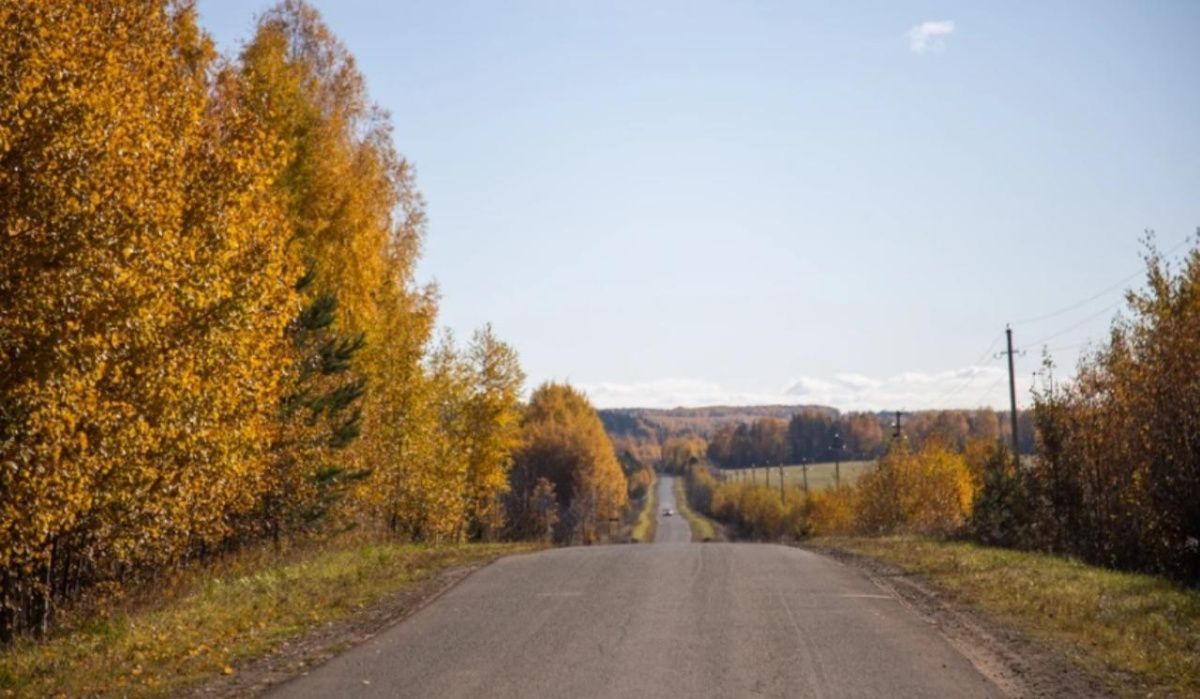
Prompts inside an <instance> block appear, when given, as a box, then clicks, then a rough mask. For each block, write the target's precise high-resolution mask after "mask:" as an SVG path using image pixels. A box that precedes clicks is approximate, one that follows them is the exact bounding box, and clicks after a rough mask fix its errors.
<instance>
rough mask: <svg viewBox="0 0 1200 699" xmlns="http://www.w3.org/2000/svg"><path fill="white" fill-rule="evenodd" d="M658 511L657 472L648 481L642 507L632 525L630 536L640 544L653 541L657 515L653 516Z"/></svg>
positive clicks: (656, 526) (656, 527)
mask: <svg viewBox="0 0 1200 699" xmlns="http://www.w3.org/2000/svg"><path fill="white" fill-rule="evenodd" d="M657 511H658V474H657V473H656V474H654V479H653V480H651V481H650V485H649V486H648V487H647V488H646V495H645V496H643V497H642V509H641V511H639V512H638V518H637V522H636V523H635V524H634V525H633V533H632V534H630V538H631V539H633V540H634V541H636V542H638V543H640V544H650V543H653V542H654V533H655V531H656V530H657V529H658V517H656V516H655V514H656V512H657Z"/></svg>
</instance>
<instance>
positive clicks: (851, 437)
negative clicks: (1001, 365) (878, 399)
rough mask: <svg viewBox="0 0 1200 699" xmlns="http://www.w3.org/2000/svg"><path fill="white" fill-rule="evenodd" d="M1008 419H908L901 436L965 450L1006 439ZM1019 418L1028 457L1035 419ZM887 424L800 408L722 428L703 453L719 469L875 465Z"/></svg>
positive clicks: (886, 418)
mask: <svg viewBox="0 0 1200 699" xmlns="http://www.w3.org/2000/svg"><path fill="white" fill-rule="evenodd" d="M1007 416H1008V413H1007V412H1000V411H996V410H991V409H988V408H980V409H976V410H927V411H920V412H916V413H906V414H904V415H903V416H902V423H901V434H902V435H903V437H904V438H905V439H906V440H908V442H909V443H910V445H912V446H913V447H916V448H919V447H920V446H921V445H923V444H925V443H926V442H928V441H931V440H936V441H938V442H939V443H941V444H943V445H948V446H953V447H955V448H958V449H964V448H966V447H967V445H968V444H969V443H971V442H979V441H982V442H995V441H998V440H1001V439H1008V438H1009V434H1010V431H1009V430H1010V428H1009V427H1008V421H1007ZM1017 417H1018V423H1019V424H1018V436H1019V437H1020V438H1021V444H1022V446H1023V449H1022V451H1023V452H1026V451H1032V449H1033V429H1032V428H1033V422H1034V420H1033V414H1032V413H1031V412H1029V411H1018V413H1017ZM891 419H892V415H891V414H889V413H874V412H850V413H838V412H837V411H833V410H829V409H815V408H802V409H800V410H798V411H797V412H795V413H794V414H793V415H792V416H791V418H790V419H789V420H787V421H786V422H785V421H784V420H782V419H780V418H776V417H760V418H756V419H754V420H752V421H749V422H736V423H724V424H721V425H719V426H718V427H717V428H716V430H715V431H714V432H713V434H712V435H711V436H710V437H709V439H708V445H707V448H706V450H705V453H706V455H707V457H708V459H709V460H710V461H711V462H712V463H715V464H717V465H718V466H720V467H722V468H748V467H750V466H767V465H779V464H799V463H819V462H827V461H834V460H837V459H841V460H852V461H856V460H873V459H877V458H879V457H880V456H881V455H883V453H884V452H885V451H886V449H887V446H888V444H889V442H890V440H891V437H892V435H893V434H894V423H892V422H891ZM1022 426H1023V427H1024V429H1023V430H1022V429H1021V428H1022Z"/></svg>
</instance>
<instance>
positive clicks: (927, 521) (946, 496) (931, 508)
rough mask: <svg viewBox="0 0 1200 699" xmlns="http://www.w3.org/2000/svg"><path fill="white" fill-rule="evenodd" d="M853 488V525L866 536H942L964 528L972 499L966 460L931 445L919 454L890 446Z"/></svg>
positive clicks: (903, 445) (902, 445) (904, 446)
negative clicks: (903, 533)
mask: <svg viewBox="0 0 1200 699" xmlns="http://www.w3.org/2000/svg"><path fill="white" fill-rule="evenodd" d="M856 485H857V490H858V493H857V498H856V504H857V519H858V524H859V527H860V528H861V529H862V530H863V531H865V532H867V533H872V534H875V533H884V532H892V531H910V532H920V533H924V534H948V533H950V532H953V531H955V530H957V529H959V528H960V527H962V526H963V524H965V523H966V520H967V518H968V517H969V516H970V515H971V505H972V502H973V500H974V497H975V490H974V486H973V485H972V477H971V470H970V467H969V466H968V465H967V461H966V459H965V458H964V457H963V455H962V454H961V453H958V452H955V451H953V450H950V449H948V448H946V447H945V446H943V445H942V444H941V443H940V442H938V441H937V440H930V441H928V442H926V443H925V445H923V446H922V447H921V449H920V450H919V451H912V450H910V449H909V447H908V445H907V444H906V443H905V442H903V441H898V442H894V443H893V444H892V446H891V447H890V448H889V449H888V452H887V453H886V454H884V455H883V456H882V457H881V458H880V459H879V461H878V462H877V463H876V465H875V468H874V469H872V470H870V471H868V472H867V473H865V474H863V475H862V477H861V478H859V479H858V483H857V484H856Z"/></svg>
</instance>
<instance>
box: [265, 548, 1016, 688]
mask: <svg viewBox="0 0 1200 699" xmlns="http://www.w3.org/2000/svg"><path fill="white" fill-rule="evenodd" d="M273 696H278V697H638V698H642V699H644V698H651V697H675V698H679V697H683V698H687V699H691V698H693V697H744V696H757V697H761V696H767V697H955V698H958V697H986V696H999V692H998V690H997V689H996V688H995V687H994V686H993V685H992V684H990V683H989V682H988V681H987V680H986V679H985V678H984V677H983V676H982V675H980V674H979V673H978V672H977V671H976V670H975V669H974V668H973V667H972V666H971V665H970V664H969V663H968V662H967V660H966V659H965V658H963V657H962V656H961V655H960V654H959V653H958V652H956V651H955V650H954V649H953V648H951V646H950V645H949V644H948V643H947V642H946V641H945V640H943V639H942V637H941V636H939V635H938V633H937V632H936V631H935V630H934V628H933V627H931V626H930V625H928V624H927V623H925V622H924V621H922V620H921V619H920V618H919V617H918V616H917V615H916V614H914V613H913V612H911V611H910V610H909V609H908V608H906V607H904V606H902V605H901V604H900V603H899V602H897V601H896V600H895V599H893V598H892V597H890V596H888V595H885V594H883V593H882V591H881V590H880V589H879V588H878V587H876V586H875V585H874V584H873V583H872V582H870V580H869V579H867V578H866V577H864V576H863V575H862V574H861V573H859V572H857V571H855V570H854V569H851V568H847V567H844V566H842V565H841V564H839V563H837V562H835V561H833V560H831V559H828V558H825V557H822V556H818V555H816V554H814V553H810V552H807V551H802V550H799V549H795V548H789V547H784V546H776V545H770V544H720V543H712V544H700V543H696V544H692V543H687V544H672V545H669V546H659V545H652V546H639V545H617V546H594V547H575V548H565V549H556V550H550V551H545V552H541V553H535V554H527V555H521V556H512V557H509V558H505V559H501V560H499V561H497V562H495V563H493V564H492V565H490V566H488V567H486V568H484V569H482V570H480V571H479V572H477V573H475V574H474V575H472V576H471V577H469V578H468V579H467V580H465V581H464V582H463V583H461V584H460V585H458V586H457V587H455V588H453V589H452V590H450V591H449V592H447V593H446V594H445V595H444V596H442V597H441V598H440V599H438V600H437V601H436V602H434V603H433V604H431V605H430V606H428V607H426V608H425V609H423V610H421V611H420V612H417V613H416V614H415V615H413V616H412V617H410V618H409V619H408V620H406V621H404V622H401V623H400V624H397V625H396V626H394V627H392V628H391V629H389V630H388V631H385V632H384V633H382V634H380V635H379V636H376V637H375V638H374V639H372V640H370V641H368V642H366V643H364V644H363V645H360V646H358V647H356V648H354V649H352V650H350V651H348V652H346V653H345V654H343V655H341V656H339V657H337V658H335V659H333V660H332V661H330V662H329V663H327V664H325V665H323V666H320V667H318V668H316V669H314V670H313V671H312V672H311V673H310V674H309V675H307V676H305V677H302V678H299V679H297V680H295V681H293V682H291V683H289V684H285V685H282V686H281V687H279V688H277V690H276V692H275V693H274V694H273Z"/></svg>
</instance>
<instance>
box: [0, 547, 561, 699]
mask: <svg viewBox="0 0 1200 699" xmlns="http://www.w3.org/2000/svg"><path fill="white" fill-rule="evenodd" d="M536 548H538V547H537V546H534V545H530V544H470V545H457V546H442V547H432V546H414V545H399V544H364V545H360V546H356V547H353V548H349V549H342V550H315V551H307V552H299V553H296V554H292V555H289V556H287V557H286V558H285V559H283V560H279V559H278V558H277V557H275V556H273V555H271V554H269V553H266V552H262V551H256V552H249V553H248V554H245V555H242V556H240V557H234V558H232V559H230V560H227V561H225V562H223V563H220V564H218V565H216V566H214V567H212V568H210V569H208V570H206V571H203V572H199V571H198V572H196V573H194V574H193V575H192V576H191V578H190V579H188V580H184V581H181V582H179V583H177V584H176V585H174V586H173V587H174V590H175V591H174V592H165V593H164V592H162V590H161V587H159V588H156V589H158V591H159V593H160V596H159V597H157V598H155V597H154V595H149V597H151V600H150V601H146V602H141V603H132V602H131V603H130V604H128V605H126V607H127V608H125V609H116V610H110V611H109V612H107V613H105V614H102V615H88V616H86V617H83V618H79V619H75V620H68V622H67V623H65V624H63V626H62V628H61V630H60V632H58V633H55V634H53V635H52V636H51V637H50V638H49V639H47V640H45V641H44V642H35V641H32V640H23V641H18V642H17V643H15V644H14V645H13V646H11V647H9V648H5V649H3V650H0V695H3V696H29V697H49V696H60V695H61V696H93V695H98V694H113V695H117V696H131V697H132V696H139V697H140V696H166V695H171V694H175V693H177V692H178V691H180V690H181V689H183V688H184V687H187V686H188V685H191V684H194V683H196V682H201V681H204V680H205V679H206V678H210V677H219V676H222V675H234V674H235V673H237V672H239V669H240V668H241V667H242V666H243V665H244V664H246V663H248V662H249V661H250V660H252V659H254V658H257V657H260V656H263V655H266V654H268V653H270V652H272V651H273V650H275V649H276V648H279V647H280V646H281V645H282V643H283V642H284V641H287V640H288V639H291V638H295V637H298V636H301V635H303V634H304V633H305V632H306V631H307V630H308V629H309V628H315V627H317V626H321V625H324V624H326V623H327V622H332V621H336V620H339V619H342V618H346V617H349V616H350V615H353V614H355V613H357V612H360V610H364V609H367V608H368V607H370V606H371V605H372V604H373V603H376V602H380V601H382V600H383V599H385V598H388V597H390V596H392V595H395V594H396V593H401V592H404V591H406V590H407V589H409V588H413V587H417V586H419V585H421V584H422V583H423V582H425V581H429V580H431V578H433V577H434V576H436V575H437V574H438V573H440V572H442V571H445V570H447V569H449V568H454V567H458V566H478V565H482V564H484V563H487V562H490V561H491V560H493V559H495V558H497V557H499V556H503V555H506V554H510V553H518V552H524V551H531V550H534V549H536ZM272 559H274V560H272ZM368 611H369V610H368Z"/></svg>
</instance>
